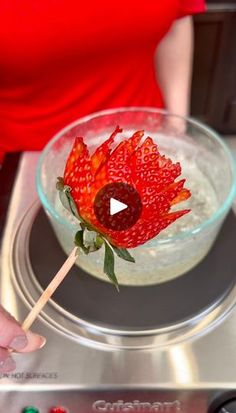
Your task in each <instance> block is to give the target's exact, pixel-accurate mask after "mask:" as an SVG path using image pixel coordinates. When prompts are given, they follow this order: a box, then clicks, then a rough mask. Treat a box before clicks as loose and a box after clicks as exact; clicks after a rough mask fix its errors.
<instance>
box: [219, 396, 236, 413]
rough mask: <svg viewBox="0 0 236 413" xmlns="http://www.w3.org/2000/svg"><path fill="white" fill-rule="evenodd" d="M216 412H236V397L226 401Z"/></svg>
mask: <svg viewBox="0 0 236 413" xmlns="http://www.w3.org/2000/svg"><path fill="white" fill-rule="evenodd" d="M215 413H236V399H233V400H231V401H229V402H226V403H224V404H223V405H221V407H219V409H218V410H216V411H215Z"/></svg>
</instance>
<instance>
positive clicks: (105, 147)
mask: <svg viewBox="0 0 236 413" xmlns="http://www.w3.org/2000/svg"><path fill="white" fill-rule="evenodd" d="M121 132H122V129H120V128H119V126H117V127H116V129H115V130H114V132H113V133H112V134H111V136H110V138H108V139H107V140H106V141H105V142H103V144H102V145H100V146H99V147H98V148H97V149H96V151H95V152H94V154H93V155H92V156H91V170H92V173H93V174H94V173H97V172H98V170H99V168H100V167H101V166H102V165H103V164H104V163H105V162H106V161H107V160H108V158H109V156H110V153H111V145H112V144H113V142H114V139H115V137H116V135H117V134H118V133H121Z"/></svg>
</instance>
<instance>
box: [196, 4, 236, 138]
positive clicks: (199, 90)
mask: <svg viewBox="0 0 236 413" xmlns="http://www.w3.org/2000/svg"><path fill="white" fill-rule="evenodd" d="M207 5H208V11H207V13H206V14H203V15H198V16H196V17H195V18H194V20H195V56H194V70H193V88H192V105H191V112H192V115H193V116H194V117H197V118H199V119H201V120H202V121H204V122H206V123H208V124H209V125H210V126H212V127H213V128H215V129H216V130H218V132H220V133H222V134H230V135H232V134H236V0H234V1H231V2H228V1H216V0H214V1H210V0H208V1H207Z"/></svg>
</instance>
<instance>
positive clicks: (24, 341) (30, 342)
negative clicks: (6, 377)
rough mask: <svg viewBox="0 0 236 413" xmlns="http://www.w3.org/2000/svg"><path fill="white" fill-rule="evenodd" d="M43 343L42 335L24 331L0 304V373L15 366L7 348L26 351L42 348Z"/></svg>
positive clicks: (44, 340)
mask: <svg viewBox="0 0 236 413" xmlns="http://www.w3.org/2000/svg"><path fill="white" fill-rule="evenodd" d="M45 343H46V339H45V338H44V337H42V336H40V335H38V334H35V333H32V331H27V333H25V332H24V330H22V328H21V326H20V324H19V323H18V321H16V320H15V319H14V317H12V315H11V314H9V313H8V312H7V311H6V310H5V309H4V308H3V307H1V306H0V373H7V372H9V371H12V370H14V369H15V367H16V363H15V361H14V360H13V358H12V357H11V352H9V351H8V350H13V351H15V352H19V353H28V352H31V351H34V350H37V349H39V348H42V347H43V346H44V344H45Z"/></svg>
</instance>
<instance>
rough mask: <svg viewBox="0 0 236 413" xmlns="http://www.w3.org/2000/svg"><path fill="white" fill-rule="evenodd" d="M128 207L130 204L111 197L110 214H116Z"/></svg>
mask: <svg viewBox="0 0 236 413" xmlns="http://www.w3.org/2000/svg"><path fill="white" fill-rule="evenodd" d="M126 208H128V205H126V204H124V203H123V202H120V201H118V200H117V199H115V198H110V215H115V214H117V213H118V212H120V211H123V210H124V209H126Z"/></svg>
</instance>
